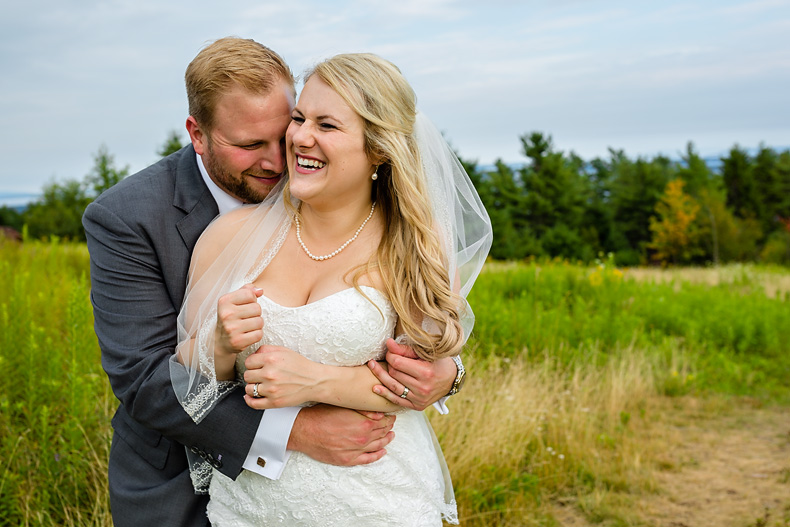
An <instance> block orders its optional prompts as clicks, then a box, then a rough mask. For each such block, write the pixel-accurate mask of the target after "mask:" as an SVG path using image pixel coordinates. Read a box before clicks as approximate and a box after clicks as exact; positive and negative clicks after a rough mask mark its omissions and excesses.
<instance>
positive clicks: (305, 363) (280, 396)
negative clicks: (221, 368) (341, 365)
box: [244, 346, 322, 410]
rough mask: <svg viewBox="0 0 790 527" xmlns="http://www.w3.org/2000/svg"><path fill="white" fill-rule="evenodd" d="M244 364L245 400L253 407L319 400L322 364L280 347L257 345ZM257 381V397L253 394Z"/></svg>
mask: <svg viewBox="0 0 790 527" xmlns="http://www.w3.org/2000/svg"><path fill="white" fill-rule="evenodd" d="M244 365H245V366H246V368H247V371H245V372H244V381H245V382H246V383H247V386H246V388H245V392H246V395H245V399H246V401H247V405H248V406H250V407H251V408H255V409H257V410H266V409H269V408H282V407H285V406H299V405H301V404H303V403H306V402H308V401H317V400H319V395H318V392H317V389H318V386H319V383H320V379H321V378H322V374H321V372H322V365H321V364H318V363H317V362H313V361H311V360H310V359H307V358H305V357H303V356H302V355H300V354H298V353H296V352H295V351H291V350H289V349H288V348H283V347H281V346H261V348H260V349H258V350H257V351H256V352H255V353H253V354H252V355H250V356H249V357H247V360H246V361H245V363H244ZM256 384H257V394H258V397H257V398H256V397H254V396H253V395H254V393H255V392H254V388H255V385H256Z"/></svg>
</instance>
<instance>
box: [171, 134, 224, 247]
mask: <svg viewBox="0 0 790 527" xmlns="http://www.w3.org/2000/svg"><path fill="white" fill-rule="evenodd" d="M195 155H196V154H195V150H194V148H192V146H191V145H189V146H187V147H186V148H185V150H184V153H183V155H182V156H181V158H180V159H179V160H178V168H177V171H176V187H175V193H174V196H173V206H174V207H176V208H178V209H180V210H182V211H183V212H185V213H186V215H185V216H184V217H183V218H181V220H179V221H178V223H176V228H177V229H178V232H179V234H180V235H181V239H182V240H183V241H184V244H185V245H186V246H187V249H188V251H189V252H190V254H191V253H192V249H193V248H194V247H195V244H196V243H197V240H198V238H199V237H200V234H201V233H202V232H203V231H204V230H205V228H206V226H208V224H209V223H211V220H213V219H214V218H215V217H216V216H217V214H219V209H218V208H217V203H216V202H215V201H214V197H213V196H212V195H211V192H210V191H209V189H208V187H206V184H205V183H204V182H203V177H202V176H201V175H200V169H198V165H197V160H196V158H195Z"/></svg>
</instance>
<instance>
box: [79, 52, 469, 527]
mask: <svg viewBox="0 0 790 527" xmlns="http://www.w3.org/2000/svg"><path fill="white" fill-rule="evenodd" d="M186 85H187V95H188V99H189V113H190V116H189V118H188V119H187V130H188V132H189V135H190V139H191V141H192V144H191V145H189V146H187V147H184V148H182V149H181V150H179V151H178V152H176V153H174V154H172V155H170V156H168V157H167V158H165V159H163V160H161V161H160V162H158V163H156V164H155V165H153V166H151V167H148V168H146V169H145V170H143V171H141V172H139V173H137V174H135V175H133V176H130V177H129V178H126V179H125V180H124V181H122V182H120V183H119V184H117V185H116V186H114V187H113V188H111V189H110V190H108V191H106V192H105V193H104V194H102V195H101V196H100V197H99V198H97V199H96V200H95V201H94V202H93V203H92V204H91V205H89V206H88V208H87V209H86V211H85V215H84V217H83V225H84V226H85V231H86V234H87V238H88V249H89V251H90V256H91V284H92V290H91V300H92V303H93V311H94V318H95V330H96V335H97V336H98V339H99V344H100V346H101V350H102V365H103V367H104V369H105V371H106V372H107V375H108V377H109V380H110V383H111V385H112V389H113V392H114V394H115V396H116V397H117V398H118V399H119V401H120V406H119V407H118V410H117V412H116V414H115V416H114V417H113V420H112V424H113V428H114V435H113V441H112V447H111V450H110V462H109V484H110V504H111V507H112V515H113V521H114V524H115V525H116V527H124V526H132V525H135V526H136V525H158V526H159V525H161V526H195V525H208V520H207V518H206V515H205V508H206V503H207V496H198V495H195V494H194V492H193V486H192V481H191V480H190V473H189V468H188V465H187V458H186V455H185V449H184V446H185V445H186V447H188V448H189V449H190V450H191V451H192V452H193V453H194V454H195V455H198V456H200V457H202V458H203V459H205V460H206V461H208V462H209V463H210V464H211V465H212V466H214V467H215V468H216V469H218V470H220V471H221V472H222V473H223V474H225V475H227V476H229V477H231V478H234V479H235V478H236V477H237V476H238V475H239V473H240V472H241V470H242V468H246V469H248V470H253V471H255V472H258V473H259V474H262V475H264V476H266V477H270V478H273V479H276V478H277V477H279V474H280V472H281V471H282V469H283V466H284V464H285V461H286V460H287V454H286V447H287V449H288V450H297V451H302V452H304V453H305V454H307V455H309V456H311V457H313V458H315V459H318V460H320V461H324V462H327V463H332V464H337V465H357V464H365V463H370V462H372V461H375V460H377V459H379V458H380V457H382V456H383V455H384V454H385V452H384V447H385V446H386V445H387V444H388V443H389V441H390V440H391V439H392V434H391V433H390V430H391V428H392V423H393V421H394V418H393V417H391V416H384V415H382V414H373V413H368V414H366V415H362V414H361V413H358V412H355V411H352V410H346V409H342V408H336V407H331V406H323V405H318V406H315V407H311V408H305V409H302V410H301V411H299V409H293V408H282V409H277V410H266V411H265V412H262V411H259V410H255V409H253V408H250V407H248V406H247V405H246V404H245V403H244V399H243V397H242V395H243V393H242V392H243V390H241V389H239V390H237V391H236V392H234V393H231V394H230V395H229V396H227V397H225V398H224V399H223V400H222V401H221V402H220V403H218V405H217V407H216V408H215V409H214V410H213V411H212V412H210V413H209V414H208V415H207V416H206V417H205V418H204V419H203V420H202V421H201V423H200V424H195V423H193V422H192V420H191V419H190V417H189V416H188V415H187V414H186V413H185V412H184V410H183V409H182V407H181V405H180V404H179V402H178V401H177V399H176V397H175V394H174V392H173V389H172V387H171V381H170V371H169V359H170V357H171V355H172V354H173V351H174V347H175V344H176V340H177V331H176V318H177V315H178V312H179V309H180V306H181V302H182V300H183V296H184V290H185V286H186V281H187V271H188V267H189V260H190V255H191V252H192V249H193V248H194V245H195V243H196V242H197V239H198V237H199V236H200V233H201V232H202V231H203V229H204V228H205V227H206V226H207V225H208V223H209V222H210V221H211V220H212V219H213V218H214V217H215V216H216V215H217V214H218V213H221V212H226V211H228V210H231V209H233V208H235V207H236V206H239V205H240V204H242V203H256V202H259V201H261V200H262V199H263V198H264V197H265V196H266V195H267V194H268V193H269V191H270V190H271V189H272V187H273V186H274V185H275V184H276V183H277V182H278V181H279V180H280V178H281V177H282V174H283V171H284V168H285V167H284V152H283V136H284V134H285V129H286V128H287V126H288V124H289V122H290V112H291V109H292V108H293V105H294V80H293V77H292V74H291V72H290V69H289V68H288V66H287V65H286V64H285V63H284V62H283V60H282V59H281V58H280V57H279V56H278V55H277V54H275V53H274V52H272V51H271V50H269V49H268V48H266V47H264V46H262V45H260V44H257V43H256V42H254V41H252V40H243V39H237V38H226V39H221V40H219V41H216V42H214V43H212V44H210V45H209V46H207V47H206V48H204V49H203V50H202V51H201V52H200V53H199V54H198V55H197V56H196V57H195V59H194V60H193V61H192V63H190V65H189V67H188V68H187V72H186ZM390 351H391V353H389V354H388V360H390V361H391V374H392V376H391V377H390V376H388V375H387V374H386V373H383V371H382V370H381V369H380V368H375V367H374V371H375V372H376V373H377V375H378V376H379V378H380V379H381V381H382V383H383V384H384V385H386V386H387V387H388V388H389V389H390V390H394V391H398V393H397V394H393V393H391V392H389V391H386V390H385V391H384V395H385V396H386V397H387V398H388V399H390V400H395V401H398V402H400V403H401V404H404V405H406V406H417V407H418V408H420V407H424V406H426V405H428V404H430V403H432V402H434V401H436V400H437V399H439V398H440V397H441V396H442V395H444V394H446V393H447V392H448V391H449V390H450V387H451V386H452V385H453V379H454V378H455V377H456V366H455V364H454V363H453V362H452V361H451V360H450V359H447V360H443V361H438V362H436V363H433V364H429V363H424V362H421V361H416V360H411V359H409V358H407V357H405V356H403V355H405V353H406V352H404V351H403V350H396V349H393V347H391V348H390ZM393 352H394V353H393ZM448 361H449V362H448ZM363 367H364V366H363ZM249 375H252V377H253V378H252V380H253V381H254V375H255V372H254V371H252V372H250V373H248V376H249ZM396 379H397V380H396ZM400 382H407V383H410V384H411V386H410V388H411V390H412V396H410V399H411V400H409V399H401V398H400V397H398V395H400V391H402V389H403V388H402V387H403V386H405V385H404V384H400ZM415 395H416V396H417V397H416V398H415V397H414V396H415Z"/></svg>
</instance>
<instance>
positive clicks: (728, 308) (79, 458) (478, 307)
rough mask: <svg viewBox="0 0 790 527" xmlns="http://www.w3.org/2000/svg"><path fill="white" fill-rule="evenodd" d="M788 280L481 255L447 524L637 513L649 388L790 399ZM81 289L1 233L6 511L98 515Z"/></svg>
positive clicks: (441, 427)
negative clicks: (454, 519)
mask: <svg viewBox="0 0 790 527" xmlns="http://www.w3.org/2000/svg"><path fill="white" fill-rule="evenodd" d="M0 240H2V239H1V238H0ZM788 276H790V272H788V271H787V270H784V269H781V268H768V267H754V266H733V267H726V268H721V269H700V270H688V272H686V273H684V272H682V271H676V272H663V271H660V270H639V269H635V270H621V269H616V268H614V267H613V266H612V265H611V264H608V263H606V262H604V263H600V264H598V265H594V266H589V267H587V266H578V265H571V264H569V263H567V262H563V261H546V262H524V263H519V264H502V263H492V264H489V265H487V267H486V269H485V270H484V272H483V274H482V275H481V277H480V279H479V281H478V283H477V285H476V286H475V289H474V290H473V292H472V295H471V296H470V299H469V300H470V303H471V305H472V306H473V309H474V311H475V314H476V317H477V323H476V326H475V334H474V336H473V338H472V339H471V341H470V344H469V347H468V349H467V351H466V359H465V362H466V363H467V364H468V367H469V369H470V371H471V378H470V380H469V382H468V384H467V387H466V389H465V390H464V391H463V392H462V393H461V394H459V395H458V396H457V397H456V398H455V399H454V400H453V401H452V405H451V407H452V411H451V413H450V415H449V416H447V417H441V416H437V415H435V414H433V413H432V414H431V415H430V417H431V421H432V422H433V423H434V426H435V429H436V432H437V435H438V436H439V437H440V440H441V442H442V445H443V447H444V449H445V454H446V456H447V460H448V464H449V465H450V470H451V473H452V475H453V481H454V484H455V490H456V496H457V498H458V502H459V508H460V513H461V517H462V524H463V525H558V523H557V521H556V519H555V518H554V513H553V512H552V511H553V510H554V509H552V504H556V503H557V502H571V503H572V504H573V505H572V506H573V507H574V509H575V510H576V511H578V513H579V514H581V515H582V516H583V517H585V518H587V519H588V520H589V521H592V522H595V523H601V524H606V525H609V524H611V525H636V524H639V523H638V521H636V520H634V519H633V518H632V516H631V514H632V511H630V504H631V503H632V501H630V500H632V499H634V496H638V495H641V494H645V493H650V492H653V490H654V485H653V480H652V478H651V471H653V470H655V469H656V464H657V463H658V461H657V456H655V455H654V454H655V452H656V451H657V450H658V447H657V446H656V445H654V444H653V443H652V442H651V441H657V440H658V439H657V436H656V434H655V433H654V432H655V430H654V429H653V428H651V423H656V422H659V421H661V419H663V418H664V417H665V416H664V414H662V412H665V410H662V409H661V408H662V406H661V405H660V404H657V403H656V401H666V400H670V401H671V400H680V398H684V397H691V396H693V397H695V398H698V399H702V400H705V401H721V400H735V399H743V398H749V399H750V400H753V401H756V403H755V404H759V405H778V406H787V405H788V404H790V343H788V339H787V338H786V337H787V335H790V301H789V300H790V280H789V279H788ZM89 287H90V286H89V279H88V254H87V250H86V248H85V246H84V245H71V244H59V243H48V244H45V243H39V242H29V243H25V244H17V243H11V242H2V241H0V291H2V293H3V294H2V296H0V386H1V387H2V388H0V441H1V442H2V446H0V448H1V449H2V452H3V455H2V456H0V463H2V476H0V523H2V524H3V525H47V526H50V525H53V526H54V525H80V526H82V525H110V523H111V522H110V519H109V510H108V508H109V505H108V498H107V485H106V477H105V473H106V460H107V456H108V451H109V442H110V437H111V428H110V417H111V415H112V413H113V412H114V410H115V406H116V402H115V399H114V398H113V396H112V393H111V392H110V389H109V385H108V382H107V379H106V377H105V375H104V373H103V371H102V369H101V364H100V353H99V349H98V346H97V343H96V338H95V336H94V334H93V324H92V315H91V309H90V302H89V298H88V296H89ZM714 406H715V405H714ZM563 500H564V501H563ZM569 500H570V501H569Z"/></svg>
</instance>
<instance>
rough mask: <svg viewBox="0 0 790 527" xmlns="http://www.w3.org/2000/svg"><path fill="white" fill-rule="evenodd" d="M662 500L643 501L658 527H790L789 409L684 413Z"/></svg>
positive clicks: (661, 477)
mask: <svg viewBox="0 0 790 527" xmlns="http://www.w3.org/2000/svg"><path fill="white" fill-rule="evenodd" d="M682 414H685V415H683V416H681V418H680V419H679V421H680V422H679V423H678V424H677V425H676V427H675V434H673V435H674V439H675V440H674V441H672V442H673V443H674V448H672V449H671V451H670V452H667V461H668V463H667V464H666V467H665V468H666V469H665V470H662V471H659V472H658V473H657V474H656V480H657V483H658V486H659V492H658V493H656V494H655V495H652V496H646V497H645V498H644V499H643V500H640V501H641V503H640V506H641V509H642V513H643V514H644V517H645V520H647V522H648V524H649V525H655V526H657V527H707V526H711V527H730V526H732V527H747V526H755V527H764V526H765V527H767V526H782V527H785V526H790V409H787V408H784V409H761V408H731V409H729V410H728V411H726V412H725V413H723V414H720V415H719V416H718V417H715V418H707V417H704V415H698V414H699V412H695V409H694V408H691V409H686V411H684V412H682Z"/></svg>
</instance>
